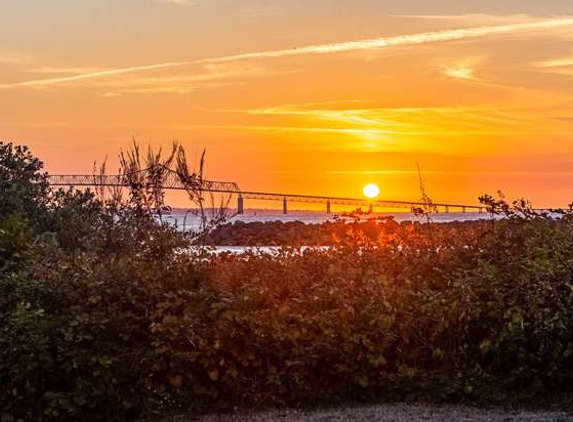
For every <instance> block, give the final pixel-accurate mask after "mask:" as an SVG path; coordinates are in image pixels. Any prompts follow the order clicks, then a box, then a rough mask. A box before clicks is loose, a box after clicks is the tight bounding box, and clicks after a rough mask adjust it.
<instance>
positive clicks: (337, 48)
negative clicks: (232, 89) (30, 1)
mask: <svg viewBox="0 0 573 422" xmlns="http://www.w3.org/2000/svg"><path fill="white" fill-rule="evenodd" d="M571 25H573V18H555V19H546V20H539V21H536V22H526V23H516V24H508V25H498V26H482V27H475V28H465V29H452V30H443V31H435V32H425V33H420V34H410V35H399V36H394V37H383V38H375V39H368V40H361V41H348V42H341V43H332V44H322V45H309V46H305V47H301V48H293V49H288V50H274V51H261V52H254V53H245V54H237V55H231V56H222V57H213V58H207V59H201V60H196V61H188V62H168V63H159V64H154V65H149V66H137V67H125V68H119V69H109V70H101V71H97V72H87V73H82V74H79V75H74V76H64V77H60V78H48V79H36V80H30V81H24V82H15V83H10V84H1V85H0V89H10V88H19V87H30V86H48V85H55V84H61V83H65V82H74V81H80V80H84V79H96V78H101V77H106V76H113V75H121V74H128V73H134V72H141V71H147V70H156V69H164V68H169V67H179V66H189V65H193V64H209V63H224V62H231V61H237V60H247V59H267V58H279V57H289V56H302V55H310V54H328V53H340V52H347V51H357V50H371V49H381V48H387V47H398V46H406V45H418V44H427V43H436V42H445V41H455V40H462V39H467V38H478V37H483V36H488V35H501V34H509V33H514V32H521V31H528V30H541V29H553V28H560V27H565V26H571Z"/></svg>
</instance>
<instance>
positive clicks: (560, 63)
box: [534, 56, 573, 68]
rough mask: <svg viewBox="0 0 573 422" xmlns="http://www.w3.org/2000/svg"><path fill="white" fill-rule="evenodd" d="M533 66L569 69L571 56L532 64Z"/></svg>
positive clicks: (572, 62)
mask: <svg viewBox="0 0 573 422" xmlns="http://www.w3.org/2000/svg"><path fill="white" fill-rule="evenodd" d="M534 66H536V67H542V68H555V67H570V66H573V56H568V57H562V58H560V59H555V60H546V61H542V62H538V63H534Z"/></svg>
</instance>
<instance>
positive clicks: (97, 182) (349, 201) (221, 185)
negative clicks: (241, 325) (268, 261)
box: [49, 174, 484, 212]
mask: <svg viewBox="0 0 573 422" xmlns="http://www.w3.org/2000/svg"><path fill="white" fill-rule="evenodd" d="M49 182H50V185H51V186H74V187H95V186H104V187H128V186H129V183H128V182H127V181H126V179H125V178H124V177H123V176H121V175H109V176H108V175H106V176H98V175H52V176H50V177H49ZM201 183H202V188H201V189H200V190H202V191H204V192H211V193H221V194H230V195H237V196H239V197H241V198H246V199H256V200H267V201H288V202H296V203H314V204H332V205H334V204H336V205H357V206H363V205H364V206H370V205H372V206H379V207H386V208H408V209H412V208H413V207H424V206H429V205H433V206H436V207H439V208H444V209H445V210H446V211H449V210H450V209H460V210H463V211H466V210H473V211H480V212H481V211H483V209H484V207H483V206H480V205H465V204H448V203H433V204H429V203H425V202H421V201H402V200H384V199H376V200H367V199H365V198H345V197H337V196H320V195H305V194H294V193H278V192H257V191H243V190H241V189H240V188H239V186H238V185H237V183H235V182H222V181H213V180H202V181H201ZM164 188H165V189H166V190H185V186H184V184H183V183H182V182H181V181H180V180H179V179H177V178H176V177H174V176H173V175H171V174H170V175H169V177H167V179H166V180H165V184H164Z"/></svg>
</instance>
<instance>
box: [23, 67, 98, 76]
mask: <svg viewBox="0 0 573 422" xmlns="http://www.w3.org/2000/svg"><path fill="white" fill-rule="evenodd" d="M102 70H104V69H101V68H98V67H57V66H38V67H33V68H30V69H27V70H26V72H27V73H37V74H46V75H82V74H87V73H95V72H100V71H102Z"/></svg>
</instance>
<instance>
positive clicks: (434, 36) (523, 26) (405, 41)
mask: <svg viewBox="0 0 573 422" xmlns="http://www.w3.org/2000/svg"><path fill="white" fill-rule="evenodd" d="M566 26H573V18H570V17H567V18H552V19H540V20H534V21H532V22H521V23H514V24H507V25H495V26H480V27H474V28H464V29H449V30H442V31H435V32H424V33H419V34H411V35H399V36H395V37H383V38H374V39H367V40H360V41H347V42H340V43H331V44H321V45H309V46H305V47H300V48H293V49H288V50H273V51H262V52H254V53H245V54H236V55H231V56H222V57H214V58H208V59H203V60H199V61H197V63H220V62H229V61H236V60H248V59H269V58H280V57H290V56H302V55H310V54H329V53H342V52H349V51H358V50H371V49H381V48H388V47H398V46H409V45H419V44H427V43H437V42H447V41H456V40H463V39H470V38H479V37H485V36H493V35H504V34H512V33H516V32H525V31H539V30H548V29H556V28H562V27H566Z"/></svg>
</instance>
